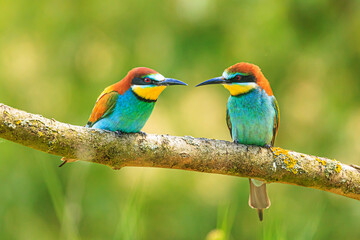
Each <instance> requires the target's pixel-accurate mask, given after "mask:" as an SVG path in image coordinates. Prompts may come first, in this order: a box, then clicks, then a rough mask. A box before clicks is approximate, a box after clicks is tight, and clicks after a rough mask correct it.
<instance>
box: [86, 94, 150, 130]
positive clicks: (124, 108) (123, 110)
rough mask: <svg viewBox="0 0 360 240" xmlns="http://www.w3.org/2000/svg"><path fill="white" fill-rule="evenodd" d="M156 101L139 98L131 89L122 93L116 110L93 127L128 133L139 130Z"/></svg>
mask: <svg viewBox="0 0 360 240" xmlns="http://www.w3.org/2000/svg"><path fill="white" fill-rule="evenodd" d="M154 106H155V102H145V101H142V100H139V99H138V98H137V97H136V96H135V95H134V93H133V92H132V91H131V90H130V89H129V90H127V91H126V92H125V93H124V94H122V95H120V96H119V98H118V100H117V103H116V105H115V108H114V110H113V111H112V112H111V113H110V114H109V115H107V116H106V117H104V118H102V119H100V120H99V121H97V122H96V123H95V124H94V125H93V126H92V128H99V129H105V130H110V131H121V132H126V133H132V132H139V131H140V130H141V129H142V128H143V127H144V125H145V123H146V121H147V120H148V119H149V117H150V115H151V112H152V110H153V109H154Z"/></svg>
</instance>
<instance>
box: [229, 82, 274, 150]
mask: <svg viewBox="0 0 360 240" xmlns="http://www.w3.org/2000/svg"><path fill="white" fill-rule="evenodd" d="M273 98H274V97H273V96H268V95H267V94H266V92H265V91H264V90H262V89H260V88H256V89H254V90H251V91H250V92H249V93H246V94H243V95H239V96H230V98H229V100H228V103H227V109H228V111H229V116H230V121H231V124H232V138H233V140H234V141H237V142H239V143H242V144H248V145H259V146H264V145H265V144H270V143H271V140H272V138H273V126H274V117H275V110H274V107H273V105H272V101H273Z"/></svg>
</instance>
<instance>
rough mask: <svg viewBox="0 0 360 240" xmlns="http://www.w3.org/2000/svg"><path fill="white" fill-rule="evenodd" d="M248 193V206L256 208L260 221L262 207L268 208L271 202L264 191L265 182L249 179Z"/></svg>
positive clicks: (261, 218)
mask: <svg viewBox="0 0 360 240" xmlns="http://www.w3.org/2000/svg"><path fill="white" fill-rule="evenodd" d="M249 183H250V195H249V206H250V207H252V208H256V209H257V210H258V215H259V219H260V221H262V220H263V209H266V208H269V207H270V205H271V203H270V199H269V197H268V195H267V192H266V184H265V183H264V182H261V181H258V180H255V179H249Z"/></svg>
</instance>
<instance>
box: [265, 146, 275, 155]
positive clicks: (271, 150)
mask: <svg viewBox="0 0 360 240" xmlns="http://www.w3.org/2000/svg"><path fill="white" fill-rule="evenodd" d="M264 148H266V149H269V150H270V152H271V153H272V154H273V155H275V153H274V151H273V147H272V146H271V145H269V144H265V145H264Z"/></svg>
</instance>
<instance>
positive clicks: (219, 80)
mask: <svg viewBox="0 0 360 240" xmlns="http://www.w3.org/2000/svg"><path fill="white" fill-rule="evenodd" d="M209 84H223V86H224V87H225V88H226V89H227V90H229V92H230V94H231V95H232V96H238V95H242V94H245V93H248V92H250V91H251V90H253V89H255V88H258V87H260V88H262V89H264V90H265V91H266V93H267V94H268V95H269V96H272V95H273V92H272V90H271V87H270V84H269V82H268V80H267V79H266V78H265V77H264V75H263V74H262V72H261V70H260V68H259V67H258V66H256V65H254V64H251V63H246V62H241V63H237V64H235V65H233V66H231V67H229V68H227V69H225V71H224V72H223V74H222V76H221V77H216V78H212V79H210V80H207V81H205V82H202V83H200V84H198V85H196V87H198V86H204V85H209Z"/></svg>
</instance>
